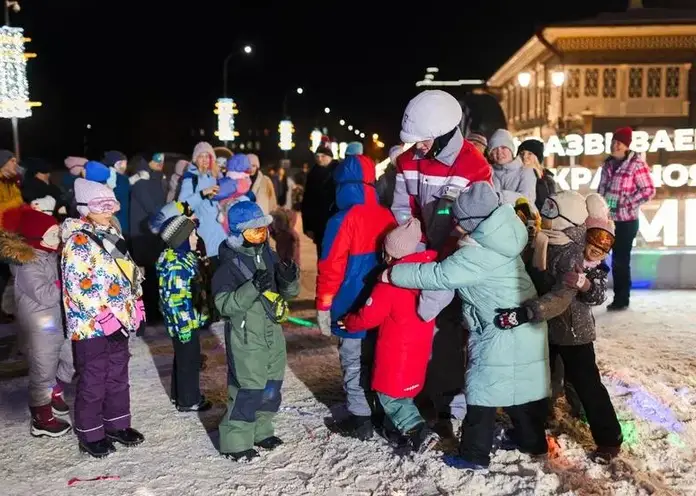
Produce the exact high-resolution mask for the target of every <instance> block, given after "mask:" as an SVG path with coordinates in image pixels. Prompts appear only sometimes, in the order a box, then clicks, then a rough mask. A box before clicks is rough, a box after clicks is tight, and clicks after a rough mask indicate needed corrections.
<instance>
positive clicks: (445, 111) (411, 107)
mask: <svg viewBox="0 0 696 496" xmlns="http://www.w3.org/2000/svg"><path fill="white" fill-rule="evenodd" d="M461 121H462V106H461V105H460V104H459V102H458V101H457V99H456V98H454V97H453V96H452V95H450V94H449V93H447V92H446V91H442V90H425V91H423V92H421V93H419V94H418V95H416V96H415V98H413V99H412V100H411V101H410V102H408V105H406V110H405V111H404V116H403V118H402V119H401V134H400V137H401V141H403V142H404V143H416V142H418V141H425V140H429V139H435V138H439V137H440V136H442V135H444V134H447V133H449V132H450V131H451V130H452V129H454V128H455V127H457V126H458V125H459V123H460V122H461Z"/></svg>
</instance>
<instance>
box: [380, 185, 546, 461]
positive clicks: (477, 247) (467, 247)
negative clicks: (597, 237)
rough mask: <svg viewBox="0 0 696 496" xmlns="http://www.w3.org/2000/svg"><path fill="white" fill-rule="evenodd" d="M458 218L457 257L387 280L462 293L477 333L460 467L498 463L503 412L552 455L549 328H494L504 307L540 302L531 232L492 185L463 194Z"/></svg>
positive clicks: (518, 437)
mask: <svg viewBox="0 0 696 496" xmlns="http://www.w3.org/2000/svg"><path fill="white" fill-rule="evenodd" d="M452 213H453V214H454V217H455V219H457V223H458V227H457V229H458V230H459V232H461V233H463V234H464V237H463V238H462V239H461V240H460V242H459V245H460V247H459V249H458V250H457V251H456V252H455V253H453V254H452V255H450V256H449V257H447V258H446V259H445V260H443V261H442V262H439V263H426V264H399V265H395V266H393V267H392V268H391V269H389V271H388V272H385V273H384V274H382V278H383V280H384V278H387V279H388V280H389V281H390V282H391V283H392V284H394V285H395V286H399V287H404V288H419V289H423V290H442V289H449V290H453V289H456V290H457V292H458V293H459V296H460V297H461V299H462V301H463V314H464V319H465V320H466V323H467V324H468V328H469V332H470V334H469V348H468V349H469V360H468V363H467V369H466V388H465V396H466V400H467V412H466V417H465V419H464V423H463V425H462V438H461V445H460V455H461V458H462V460H460V462H461V463H458V465H460V467H461V468H465V469H473V470H477V469H479V470H480V469H485V468H486V467H487V466H488V464H489V463H490V451H491V446H492V443H493V435H494V429H495V418H496V409H497V408H499V407H503V408H505V410H506V411H507V413H508V414H509V416H510V418H511V420H512V423H513V425H514V431H513V432H514V436H512V437H513V440H514V443H515V447H516V448H518V449H519V450H520V451H523V452H525V453H529V454H532V455H539V454H543V453H546V451H547V445H546V436H545V432H544V420H545V417H546V411H547V409H548V406H547V403H548V401H547V399H548V397H549V364H548V346H547V327H546V324H545V323H544V322H541V323H538V324H531V323H527V324H524V325H521V326H520V327H519V328H517V329H515V330H514V331H510V330H508V331H501V330H499V329H497V328H496V327H495V325H494V324H493V320H494V317H495V314H496V309H498V308H506V307H510V306H519V305H520V304H521V303H522V302H524V301H528V300H529V299H533V298H536V296H537V293H536V290H535V289H534V285H533V284H532V281H531V279H530V278H529V275H528V274H527V272H526V270H525V267H524V264H523V263H522V259H521V258H520V253H521V252H522V250H523V249H524V247H525V245H526V244H527V229H526V228H525V226H524V225H522V223H521V222H520V221H519V220H518V218H517V215H516V214H515V211H514V209H513V207H512V206H511V205H500V198H499V196H498V195H497V194H496V192H495V191H494V190H493V187H492V186H491V185H490V184H489V183H488V182H475V183H473V184H472V185H471V186H470V187H469V188H468V189H466V190H464V191H462V192H461V193H460V195H459V197H458V198H457V200H456V202H455V203H454V205H453V210H452ZM511 304H512V305H511Z"/></svg>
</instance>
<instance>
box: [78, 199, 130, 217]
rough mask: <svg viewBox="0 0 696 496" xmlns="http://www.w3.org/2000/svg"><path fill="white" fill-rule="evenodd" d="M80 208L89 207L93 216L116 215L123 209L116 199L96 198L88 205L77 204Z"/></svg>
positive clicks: (87, 203)
mask: <svg viewBox="0 0 696 496" xmlns="http://www.w3.org/2000/svg"><path fill="white" fill-rule="evenodd" d="M77 206H78V207H87V208H88V209H89V211H90V212H92V213H93V214H106V213H112V214H113V213H115V212H118V211H119V210H120V209H121V204H120V203H119V202H118V200H116V199H115V198H94V199H92V200H90V201H88V202H86V203H80V202H78V203H77Z"/></svg>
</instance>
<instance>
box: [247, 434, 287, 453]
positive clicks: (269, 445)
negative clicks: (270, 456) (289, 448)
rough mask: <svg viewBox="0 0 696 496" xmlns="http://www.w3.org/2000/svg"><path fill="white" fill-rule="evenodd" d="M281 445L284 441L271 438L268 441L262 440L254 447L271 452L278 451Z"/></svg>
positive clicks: (275, 437) (274, 437)
mask: <svg viewBox="0 0 696 496" xmlns="http://www.w3.org/2000/svg"><path fill="white" fill-rule="evenodd" d="M281 444H283V440H282V439H280V438H279V437H278V436H271V437H267V438H266V439H262V440H261V441H259V442H258V443H254V446H258V447H259V448H263V449H265V450H269V451H270V450H274V449H276V448H277V447H278V446H280V445H281Z"/></svg>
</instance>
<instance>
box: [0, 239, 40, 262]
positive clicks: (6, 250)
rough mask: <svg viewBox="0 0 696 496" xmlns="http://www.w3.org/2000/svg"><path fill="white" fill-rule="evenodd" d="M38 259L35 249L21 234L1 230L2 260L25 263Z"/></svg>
mask: <svg viewBox="0 0 696 496" xmlns="http://www.w3.org/2000/svg"><path fill="white" fill-rule="evenodd" d="M34 260H36V253H35V252H34V249H33V248H32V247H31V246H30V245H29V244H28V243H27V242H26V241H24V238H22V237H21V236H20V235H18V234H15V233H11V232H7V231H2V230H0V262H2V263H6V264H10V265H24V264H26V263H29V262H33V261H34Z"/></svg>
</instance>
